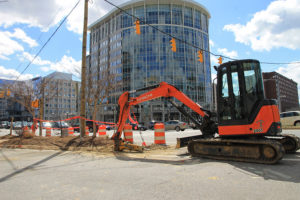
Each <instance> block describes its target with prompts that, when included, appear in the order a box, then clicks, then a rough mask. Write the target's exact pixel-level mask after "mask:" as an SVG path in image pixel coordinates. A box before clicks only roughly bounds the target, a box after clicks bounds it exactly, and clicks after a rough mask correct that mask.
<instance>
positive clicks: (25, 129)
mask: <svg viewBox="0 0 300 200" xmlns="http://www.w3.org/2000/svg"><path fill="white" fill-rule="evenodd" d="M22 135H23V136H24V137H29V136H32V135H33V134H31V133H30V131H29V129H28V127H27V126H24V127H23V128H22Z"/></svg>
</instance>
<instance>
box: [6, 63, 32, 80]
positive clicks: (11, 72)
mask: <svg viewBox="0 0 300 200" xmlns="http://www.w3.org/2000/svg"><path fill="white" fill-rule="evenodd" d="M19 76H20V72H18V71H16V70H15V69H6V68H5V67H3V66H0V79H8V80H16V79H17V78H18V77H19ZM33 77H34V75H32V74H22V75H21V76H20V77H19V79H18V80H28V79H32V78H33Z"/></svg>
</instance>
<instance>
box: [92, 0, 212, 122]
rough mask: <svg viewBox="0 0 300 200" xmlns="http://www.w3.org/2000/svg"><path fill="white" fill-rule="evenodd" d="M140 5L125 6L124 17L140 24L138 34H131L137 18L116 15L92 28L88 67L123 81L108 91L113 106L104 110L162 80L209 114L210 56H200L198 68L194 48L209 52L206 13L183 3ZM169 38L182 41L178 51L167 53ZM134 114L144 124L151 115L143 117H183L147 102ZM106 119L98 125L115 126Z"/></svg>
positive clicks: (178, 45) (167, 108) (122, 14)
mask: <svg viewBox="0 0 300 200" xmlns="http://www.w3.org/2000/svg"><path fill="white" fill-rule="evenodd" d="M141 2H142V5H141ZM141 2H138V3H136V1H134V3H132V4H130V2H129V3H127V5H126V6H124V7H123V9H125V10H126V12H127V13H129V14H133V15H135V16H137V17H138V18H139V19H140V20H141V22H140V24H141V26H140V27H141V34H140V35H137V34H136V33H135V25H134V21H135V19H134V18H133V17H132V16H130V15H128V14H127V13H125V12H123V13H120V12H119V11H117V10H116V11H115V12H112V13H111V14H109V15H108V16H106V17H104V18H103V19H101V20H100V21H99V22H97V23H95V24H94V25H92V26H91V27H90V30H91V34H90V42H91V45H90V55H91V68H92V69H93V70H94V71H97V70H100V71H101V70H103V69H107V68H109V69H110V72H111V73H113V74H116V81H122V85H123V87H122V88H118V89H117V90H116V91H113V92H112V95H111V96H110V98H109V102H110V103H111V104H112V105H110V106H106V108H105V110H107V111H109V110H112V109H113V108H114V105H115V104H117V101H118V97H119V95H120V94H121V93H122V92H123V91H129V90H134V89H139V88H143V87H146V86H150V85H154V84H158V83H160V82H162V81H165V82H167V83H169V84H172V85H174V86H175V87H177V88H178V89H180V90H181V91H182V92H184V93H185V94H186V95H188V96H189V97H190V98H191V99H193V100H194V101H195V102H198V103H199V104H200V105H201V106H203V107H206V108H208V109H210V105H211V103H212V94H211V92H212V89H211V71H210V55H209V54H208V53H204V55H203V57H204V62H203V63H200V62H199V61H198V57H197V50H198V49H196V48H194V47H193V45H194V46H198V47H200V48H203V49H205V50H209V36H208V21H207V20H208V18H209V14H208V13H207V11H205V9H203V8H202V7H201V6H200V5H198V4H197V3H194V4H196V6H195V5H189V4H187V3H186V4H185V3H184V2H185V1H180V2H181V3H180V2H179V3H178V4H176V3H171V4H166V3H165V4H163V2H164V1H161V4H149V5H148V4H147V2H146V1H141ZM144 22H146V23H147V24H151V26H153V27H151V26H149V25H147V24H145V23H144ZM157 29H159V30H161V32H160V31H158V30H157ZM162 32H164V33H165V34H164V33H162ZM170 35H172V36H174V37H176V38H179V39H180V40H181V41H186V42H181V41H179V40H177V41H176V46H177V51H176V52H172V51H171V46H170V40H171V36H170ZM95 74H97V73H95ZM98 78H99V77H98ZM149 106H150V108H149ZM137 110H139V111H134V112H137V114H138V115H139V120H140V121H145V120H144V119H143V117H142V115H143V114H145V115H149V116H148V117H145V119H147V120H149V119H150V120H152V119H154V120H160V121H163V120H164V121H166V120H168V119H181V117H182V116H181V115H180V114H179V113H178V112H177V113H176V111H175V110H173V109H170V108H169V107H167V106H166V104H165V103H164V102H162V101H153V102H150V103H146V106H145V105H144V106H140V107H139V109H137ZM108 113H109V112H108ZM147 113H149V114H147ZM170 113H171V114H170ZM170 115H171V116H170ZM108 118H109V119H108ZM108 118H107V117H104V118H102V120H105V119H106V120H108V121H113V120H112V119H111V118H112V117H108Z"/></svg>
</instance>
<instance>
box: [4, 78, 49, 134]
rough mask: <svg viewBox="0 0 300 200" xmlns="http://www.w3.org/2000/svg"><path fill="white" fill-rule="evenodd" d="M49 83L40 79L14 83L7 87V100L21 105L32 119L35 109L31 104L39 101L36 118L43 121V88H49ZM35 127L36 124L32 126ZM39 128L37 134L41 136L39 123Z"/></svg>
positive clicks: (34, 115) (47, 80)
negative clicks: (8, 92)
mask: <svg viewBox="0 0 300 200" xmlns="http://www.w3.org/2000/svg"><path fill="white" fill-rule="evenodd" d="M50 82H51V79H44V78H41V77H38V78H35V79H32V80H26V81H14V82H13V83H10V84H9V85H7V88H9V91H10V93H11V95H10V96H9V97H8V98H9V99H10V100H12V101H14V102H17V103H19V104H20V105H22V106H23V107H24V108H25V109H26V110H27V111H28V112H29V113H30V115H31V116H32V118H33V119H34V118H35V117H36V108H34V107H32V102H33V101H35V100H39V106H38V108H39V114H38V118H39V119H43V116H44V97H45V96H44V95H45V88H46V87H49V83H50ZM35 123H36V122H35ZM35 126H36V124H34V128H35ZM39 127H40V130H39V134H40V136H42V122H41V121H40V125H39Z"/></svg>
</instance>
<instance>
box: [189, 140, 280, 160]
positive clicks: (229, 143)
mask: <svg viewBox="0 0 300 200" xmlns="http://www.w3.org/2000/svg"><path fill="white" fill-rule="evenodd" d="M195 145H203V146H202V147H204V146H205V145H210V147H212V146H213V145H215V148H216V149H218V148H220V146H222V147H223V148H224V149H225V148H226V150H228V148H232V149H234V147H235V146H236V145H238V146H243V147H247V146H248V147H249V148H248V151H247V150H244V149H243V148H241V149H242V151H241V152H242V153H245V152H246V151H247V153H249V149H251V147H253V149H254V150H253V152H251V153H253V154H255V151H257V148H258V149H259V155H257V156H256V157H257V158H253V157H252V158H251V157H250V156H249V157H247V155H245V154H243V155H241V156H240V157H238V156H236V155H234V156H230V155H229V156H228V155H225V154H226V152H225V154H224V155H217V154H222V153H223V152H222V150H220V151H218V152H217V154H215V155H213V154H211V155H208V154H201V153H197V152H195V148H194V147H195ZM266 145H267V146H269V147H271V148H273V149H274V150H275V152H276V154H275V156H274V157H273V158H272V159H268V158H266V157H264V156H263V153H262V148H263V147H264V146H266ZM199 147H201V146H198V147H197V148H199ZM216 149H214V150H216ZM188 151H189V153H190V154H191V155H192V156H193V157H204V158H210V159H217V160H230V161H239V162H251V163H261V164H275V163H277V162H278V161H279V160H281V159H282V157H283V156H284V153H285V151H284V148H283V146H282V144H281V143H280V142H278V141H275V140H268V139H257V140H249V139H248V140H241V139H221V138H213V139H196V140H191V141H190V142H189V143H188ZM221 152H222V153H221ZM235 153H237V152H235ZM238 153H239V152H238Z"/></svg>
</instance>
